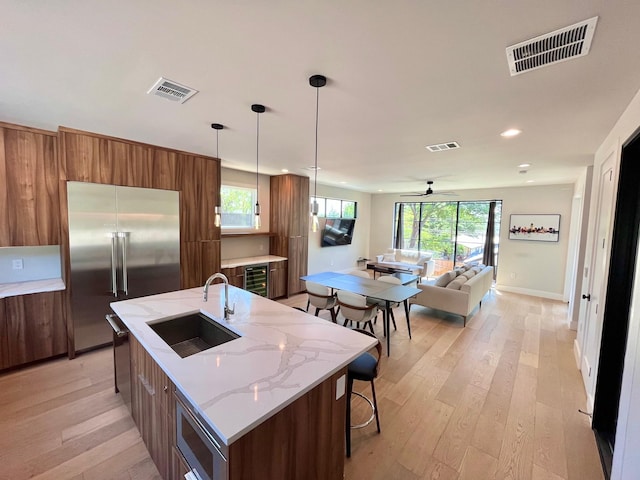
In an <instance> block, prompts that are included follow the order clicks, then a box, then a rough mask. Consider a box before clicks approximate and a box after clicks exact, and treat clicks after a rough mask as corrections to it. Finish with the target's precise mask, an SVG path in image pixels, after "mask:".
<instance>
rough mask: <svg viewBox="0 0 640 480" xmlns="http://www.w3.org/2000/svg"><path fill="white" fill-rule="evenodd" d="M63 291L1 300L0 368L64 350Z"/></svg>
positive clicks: (47, 356) (49, 355) (54, 354)
mask: <svg viewBox="0 0 640 480" xmlns="http://www.w3.org/2000/svg"><path fill="white" fill-rule="evenodd" d="M63 295H64V292H62V291H60V292H44V293H34V294H31V295H20V296H16V297H8V298H5V299H3V300H2V301H1V302H2V303H1V305H2V306H0V347H1V348H2V353H1V354H0V368H8V367H13V366H17V365H21V364H23V363H29V362H34V361H36V360H42V359H44V358H49V357H53V356H56V355H61V354H64V353H66V352H67V329H66V328H67V327H66V324H65V320H64V313H63V311H64V310H63Z"/></svg>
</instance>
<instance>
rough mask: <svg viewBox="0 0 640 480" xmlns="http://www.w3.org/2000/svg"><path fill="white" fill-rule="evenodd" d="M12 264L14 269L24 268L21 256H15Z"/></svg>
mask: <svg viewBox="0 0 640 480" xmlns="http://www.w3.org/2000/svg"><path fill="white" fill-rule="evenodd" d="M11 265H12V268H13V269H14V270H22V269H23V268H24V262H23V261H22V259H21V258H14V259H13V261H12V262H11Z"/></svg>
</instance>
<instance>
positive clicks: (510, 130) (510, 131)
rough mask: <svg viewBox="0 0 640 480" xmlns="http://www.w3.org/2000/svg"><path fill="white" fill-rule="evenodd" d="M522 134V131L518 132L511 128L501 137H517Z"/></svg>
mask: <svg viewBox="0 0 640 480" xmlns="http://www.w3.org/2000/svg"><path fill="white" fill-rule="evenodd" d="M521 133H522V131H521V130H518V129H517V128H510V129H509V130H505V131H504V132H502V133H501V134H500V135H501V136H502V137H515V136H516V135H520V134H521Z"/></svg>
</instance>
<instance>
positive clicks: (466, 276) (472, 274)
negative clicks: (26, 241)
mask: <svg viewBox="0 0 640 480" xmlns="http://www.w3.org/2000/svg"><path fill="white" fill-rule="evenodd" d="M475 275H476V272H474V271H473V270H467V271H466V272H464V273H462V274H461V275H460V276H461V277H465V278H466V279H467V280H468V279H470V278H471V277H474V276H475Z"/></svg>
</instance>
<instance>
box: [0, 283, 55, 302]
mask: <svg viewBox="0 0 640 480" xmlns="http://www.w3.org/2000/svg"><path fill="white" fill-rule="evenodd" d="M65 288H66V287H65V285H64V282H63V281H62V279H61V278H48V279H46V280H31V281H27V282H15V283H0V298H7V297H16V296H18V295H29V294H31V293H42V292H56V291H58V290H64V289H65Z"/></svg>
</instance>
